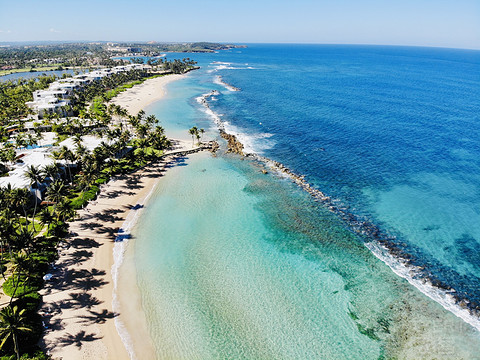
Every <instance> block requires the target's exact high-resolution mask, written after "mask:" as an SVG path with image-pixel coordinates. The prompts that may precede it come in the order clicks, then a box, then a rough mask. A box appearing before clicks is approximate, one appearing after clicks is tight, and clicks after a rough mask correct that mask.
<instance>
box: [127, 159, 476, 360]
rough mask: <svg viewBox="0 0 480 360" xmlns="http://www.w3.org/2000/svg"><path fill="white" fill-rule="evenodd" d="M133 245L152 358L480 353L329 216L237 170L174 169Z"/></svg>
mask: <svg viewBox="0 0 480 360" xmlns="http://www.w3.org/2000/svg"><path fill="white" fill-rule="evenodd" d="M185 165H186V166H185ZM134 238H135V240H134V243H133V244H134V249H130V250H134V251H135V258H136V268H137V277H138V282H139V287H140V290H141V293H142V301H143V306H144V310H145V313H146V316H147V319H148V323H149V330H150V332H151V334H152V337H153V342H154V344H155V346H156V350H157V356H158V358H192V359H193V358H202V359H209V358H250V359H258V358H285V359H287V358H288V359H292V358H295V359H305V358H318V357H321V358H324V359H338V358H349V359H378V358H381V357H382V356H383V357H385V358H392V357H395V356H402V357H404V358H429V357H431V356H432V357H433V355H434V356H435V357H437V358H442V357H443V358H451V357H452V354H456V356H457V355H458V356H459V357H458V358H474V351H476V350H478V349H480V342H479V339H478V336H477V333H476V332H475V331H474V330H473V329H472V328H470V327H469V326H468V325H466V324H465V323H463V322H462V321H461V320H460V319H458V318H456V317H455V316H454V315H452V314H451V313H449V312H447V311H445V310H444V309H443V308H441V307H440V306H439V305H438V304H436V303H435V302H433V301H430V300H429V299H428V298H426V297H425V296H423V295H422V294H420V293H419V292H418V291H416V290H415V289H414V288H412V287H411V286H410V285H408V284H407V283H406V282H405V281H404V280H402V279H400V278H398V277H397V276H396V275H395V274H393V273H392V272H391V271H390V269H389V268H388V267H387V266H386V265H384V264H383V263H382V262H381V261H379V260H378V259H376V258H375V257H374V256H373V255H372V254H371V253H370V252H369V251H368V249H367V248H366V247H364V246H363V245H362V243H361V242H360V241H358V239H355V237H354V236H353V235H351V233H350V232H349V231H348V230H346V229H345V228H344V227H343V226H342V224H341V223H340V222H339V221H338V220H337V219H336V218H335V216H334V215H333V214H331V213H330V212H328V211H326V210H323V209H321V208H319V207H318V206H317V205H316V203H315V202H314V201H312V199H310V198H309V196H307V195H306V194H304V193H303V192H302V191H300V190H298V189H296V188H295V187H294V185H292V184H290V183H289V182H288V181H285V180H280V179H278V178H275V177H274V176H271V175H264V174H262V173H261V172H260V170H259V169H258V168H257V167H255V166H254V165H252V164H249V163H246V162H242V161H239V160H235V159H231V158H227V159H224V158H212V157H211V156H210V155H208V154H202V155H196V156H193V157H192V159H187V160H186V161H185V162H184V161H181V162H180V163H179V164H178V165H177V166H175V167H174V168H172V169H170V170H169V172H168V173H167V175H166V176H165V178H164V179H162V181H161V183H160V185H159V188H158V189H157V191H156V193H155V194H154V198H152V200H151V201H150V203H149V205H148V206H147V208H146V212H145V214H144V216H143V217H142V219H141V220H140V221H139V223H138V224H137V227H136V230H135V231H134ZM440 339H441V342H440V343H439V340H440ZM439 345H441V346H439Z"/></svg>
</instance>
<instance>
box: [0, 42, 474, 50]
mask: <svg viewBox="0 0 480 360" xmlns="http://www.w3.org/2000/svg"><path fill="white" fill-rule="evenodd" d="M109 42H111V43H133V44H141V43H145V44H147V43H149V42H154V43H158V44H184V43H202V42H205V43H217V44H227V45H248V44H259V45H260V44H265V45H275V44H284V45H346V46H390V47H417V48H435V49H452V50H473V51H480V46H479V47H450V46H446V45H412V44H384V43H341V42H339V43H333V42H332V43H328V42H290V41H285V42H284V41H273V42H263V41H258V42H236V41H235V42H229V41H205V40H203V41H157V40H13V41H0V44H16V43H23V44H25V45H28V44H32V45H33V44H35V43H68V44H80V43H109ZM148 45H153V44H148Z"/></svg>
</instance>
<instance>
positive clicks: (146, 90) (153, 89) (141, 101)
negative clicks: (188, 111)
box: [111, 74, 186, 115]
mask: <svg viewBox="0 0 480 360" xmlns="http://www.w3.org/2000/svg"><path fill="white" fill-rule="evenodd" d="M185 76H186V75H179V74H173V75H165V76H161V77H158V78H154V79H148V80H146V81H145V82H144V83H143V84H140V85H136V86H134V87H132V88H130V89H127V90H126V91H124V92H122V93H120V94H118V95H117V96H116V97H115V98H113V99H112V101H111V102H112V103H114V104H116V105H120V106H121V107H123V108H125V109H127V110H128V112H129V113H130V115H136V114H137V113H138V112H139V111H140V110H142V109H144V108H145V107H146V106H148V105H150V104H151V103H153V102H155V101H158V100H160V99H161V98H162V97H164V96H165V94H166V89H165V87H166V86H167V84H169V83H171V82H172V81H176V80H180V79H182V78H184V77H185Z"/></svg>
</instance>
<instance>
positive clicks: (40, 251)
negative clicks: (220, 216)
mask: <svg viewBox="0 0 480 360" xmlns="http://www.w3.org/2000/svg"><path fill="white" fill-rule="evenodd" d="M188 62H189V64H192V62H191V60H188ZM171 63H175V62H171ZM177 63H181V64H183V65H182V66H184V68H185V69H186V68H189V67H191V66H192V65H189V64H188V63H187V61H185V62H184V61H180V62H177ZM168 64H170V62H168ZM159 66H163V65H159ZM168 72H172V70H169V71H168ZM157 76H164V73H163V74H158V73H157V74H151V73H147V72H141V71H131V72H128V73H119V74H116V75H112V76H109V77H108V78H104V79H103V80H102V81H98V82H95V83H93V84H92V85H90V86H87V87H85V89H83V91H79V92H77V93H75V96H74V105H73V109H72V110H73V111H74V112H75V113H76V114H77V115H78V118H72V119H69V121H68V122H67V123H62V122H57V121H56V120H57V119H56V118H55V116H47V117H46V118H45V120H44V121H43V124H44V125H45V124H48V125H50V126H51V129H52V130H53V131H55V132H57V134H58V138H59V141H62V140H64V139H66V138H67V137H70V136H73V141H74V144H75V146H74V148H73V149H69V148H67V147H65V146H63V147H60V148H56V149H55V150H53V151H52V157H53V158H54V159H55V160H56V162H55V163H54V164H52V165H47V166H45V167H42V168H40V167H38V166H30V167H29V168H28V169H27V172H26V177H27V178H28V179H29V183H30V187H31V188H32V189H38V190H39V192H41V193H42V200H44V201H43V202H40V201H39V200H38V199H37V198H36V197H35V196H34V195H33V193H31V192H30V191H29V190H27V189H15V188H12V187H7V188H0V269H1V273H2V276H3V278H4V279H5V282H4V284H3V286H2V290H3V292H4V293H5V295H7V296H9V297H10V300H9V302H8V304H7V306H5V307H3V309H1V310H0V359H1V358H9V359H10V358H15V357H16V358H17V359H19V358H22V359H46V358H47V357H46V355H45V354H43V353H42V352H39V349H38V347H37V346H36V344H37V342H38V339H39V338H40V336H41V333H42V325H41V318H40V316H39V315H38V314H37V311H38V308H39V305H40V303H41V296H40V295H39V290H40V289H41V288H42V286H43V283H44V281H43V276H44V275H45V274H46V273H47V272H48V268H49V264H51V263H52V262H53V261H55V259H56V258H57V256H58V255H57V249H56V247H57V244H58V242H59V241H64V239H65V237H66V236H67V234H68V222H69V221H71V220H72V219H74V217H75V215H76V210H77V209H81V208H82V207H84V206H85V205H86V204H87V203H88V202H89V201H91V200H94V199H95V198H96V196H97V194H98V193H99V187H100V185H101V184H104V183H106V182H107V181H108V180H109V179H110V178H111V177H112V176H116V175H119V174H125V173H129V172H131V171H134V170H136V169H138V168H140V167H142V166H145V165H146V164H147V163H148V162H150V161H153V160H155V159H158V158H159V157H160V156H162V154H163V152H164V150H165V149H167V148H169V147H170V146H171V143H170V141H169V140H168V138H167V137H166V136H165V133H164V129H163V128H162V127H161V126H159V125H158V123H159V120H158V119H157V118H156V117H155V116H153V115H150V116H147V115H146V114H145V112H144V111H140V112H139V113H138V114H137V115H135V116H132V115H129V114H128V112H127V111H126V110H125V109H123V108H121V107H120V106H117V105H114V104H109V103H108V101H109V100H110V99H112V98H113V97H114V96H115V95H117V94H118V93H120V92H121V91H124V90H125V89H128V88H130V87H132V86H134V85H136V84H139V83H141V82H143V81H145V80H146V79H147V78H151V77H157ZM53 80H54V78H53V77H40V78H39V79H38V80H31V81H30V80H28V81H26V80H20V81H18V82H7V83H6V84H7V85H5V86H3V84H0V101H2V102H1V105H2V108H1V109H0V111H2V114H3V115H1V116H3V117H2V118H1V119H2V120H4V123H2V125H4V126H0V130H1V134H0V135H1V139H2V141H3V149H2V151H1V152H0V153H1V154H2V155H1V157H0V162H1V163H2V164H1V165H2V167H5V168H8V166H9V165H10V164H11V163H12V162H13V161H15V158H16V153H15V147H16V148H22V147H26V146H29V145H34V144H36V143H37V142H38V140H39V139H40V138H41V136H42V133H41V131H40V130H38V131H37V133H36V134H33V135H32V134H25V133H23V132H21V130H22V123H21V122H14V124H15V127H16V129H17V131H19V133H18V135H16V137H15V145H14V144H13V141H12V140H13V139H12V138H10V137H9V136H8V135H9V132H8V131H7V126H6V125H10V126H11V125H12V122H7V119H8V118H9V117H10V116H12V114H16V115H17V116H18V117H20V116H23V115H24V113H26V111H27V110H26V109H24V108H22V106H21V102H22V101H28V100H31V98H30V97H29V96H31V92H32V91H33V90H36V89H38V88H45V87H47V86H48V84H49V83H50V82H51V81H53ZM85 119H90V120H89V125H88V126H87V125H86V124H85V122H86V120H85ZM37 128H38V127H37ZM93 129H95V134H97V135H98V136H101V137H102V138H103V139H104V141H103V142H102V143H101V144H100V145H99V146H98V147H96V148H95V149H93V150H92V151H89V150H88V149H87V148H86V147H85V146H84V145H83V144H82V137H83V136H84V135H86V134H92V132H93V131H94V130H93ZM45 186H46V189H45Z"/></svg>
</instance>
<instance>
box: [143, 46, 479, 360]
mask: <svg viewBox="0 0 480 360" xmlns="http://www.w3.org/2000/svg"><path fill="white" fill-rule="evenodd" d="M182 57H185V54H168V55H167V58H169V59H173V58H182ZM191 57H193V58H194V59H195V60H197V61H198V62H199V65H200V66H201V67H202V68H201V69H200V70H198V71H195V72H192V73H190V74H189V75H188V76H187V78H186V79H184V80H182V81H178V82H175V83H172V84H170V85H169V87H168V95H167V97H166V98H165V100H162V101H161V102H159V103H157V104H154V105H152V106H151V107H150V108H149V109H147V112H153V113H155V114H157V116H159V118H160V119H161V121H162V125H164V126H165V127H166V129H167V134H169V135H170V136H174V137H182V136H184V137H187V136H188V135H187V132H186V130H187V129H188V128H189V127H191V126H192V125H197V126H199V127H204V128H206V129H207V134H206V137H207V138H218V132H217V130H216V128H217V127H216V125H215V123H214V121H213V120H217V121H220V122H221V123H222V125H223V126H224V127H225V129H226V130H227V131H228V132H231V133H234V134H236V135H237V136H238V138H239V139H240V140H241V141H242V142H243V143H244V145H245V149H246V151H247V152H252V153H257V154H260V155H263V156H265V157H268V158H270V159H272V160H275V161H278V162H281V163H283V164H284V165H285V166H287V167H288V168H290V169H292V170H293V171H294V172H295V173H297V174H300V175H304V176H305V179H306V181H308V182H309V183H310V184H311V185H312V186H314V187H315V188H317V189H319V190H321V191H322V192H323V193H325V194H326V195H328V196H330V197H332V199H334V200H333V204H335V205H336V207H338V208H342V209H344V210H343V213H344V214H349V215H351V216H350V217H347V218H348V219H351V218H353V219H355V220H356V221H366V222H368V223H369V224H372V226H374V227H375V228H376V229H378V236H370V235H371V233H370V234H367V235H364V236H362V235H361V234H358V231H357V232H356V231H355V229H356V228H355V226H354V225H355V224H352V223H351V221H349V220H347V221H346V220H345V217H341V216H340V215H341V214H339V212H336V211H334V212H330V211H329V209H328V207H326V206H325V204H323V203H322V202H318V201H314V199H312V198H311V197H310V196H309V195H308V194H307V193H306V192H304V191H303V190H301V189H300V188H299V187H297V186H295V185H293V184H291V182H290V181H289V180H288V179H285V178H283V177H282V176H280V175H275V172H272V174H270V175H267V176H265V175H263V174H262V173H261V172H260V171H259V167H258V166H260V167H262V166H263V165H259V164H256V162H255V161H253V162H250V161H240V160H239V159H238V158H236V157H231V156H224V155H219V158H218V159H212V158H205V157H203V158H201V159H197V160H195V159H193V158H192V160H189V161H187V162H186V163H187V164H188V166H185V167H177V168H175V169H173V170H171V171H169V173H167V176H166V179H165V181H164V182H162V184H163V185H160V189H159V190H158V191H157V193H156V194H155V196H154V198H153V200H151V202H150V205H149V206H147V209H146V214H145V216H144V217H142V220H141V222H140V224H139V226H138V228H137V231H136V233H135V234H134V235H135V237H136V238H137V239H138V241H136V243H135V252H136V253H137V254H138V256H137V264H136V266H137V272H138V283H139V287H140V290H141V292H142V297H143V305H144V309H145V312H146V314H147V318H148V319H149V320H148V321H149V326H150V331H151V333H152V337H153V339H154V342H155V343H156V344H157V346H158V349H157V351H158V354H157V355H158V356H159V358H162V357H168V356H170V357H172V356H177V357H178V356H180V357H184V358H195V356H198V354H203V355H204V358H218V357H224V358H232V357H235V358H265V357H275V358H277V357H278V358H309V357H312V356H315V355H316V356H321V357H322V358H332V359H335V358H372V359H373V358H391V357H393V358H412V359H416V358H429V357H431V358H474V354H478V350H479V349H480V336H479V335H478V329H480V325H479V324H480V323H479V322H478V318H477V317H476V316H475V314H473V313H470V314H469V310H465V309H464V310H462V307H463V308H471V309H474V308H475V307H476V306H477V305H476V303H477V302H480V290H479V289H480V286H479V285H480V256H479V254H480V202H479V200H478V199H479V198H480V197H479V193H480V144H479V135H480V115H479V114H480V96H479V95H480V66H479V65H480V52H478V51H468V50H452V49H430V48H428V49H427V48H408V47H381V46H334V45H329V46H324V45H259V44H257V45H249V47H248V48H246V49H232V50H229V51H221V52H219V53H215V54H195V56H191ZM236 89H237V90H239V91H234V90H236ZM211 90H216V91H217V93H215V95H213V96H209V97H207V98H206V101H207V103H208V106H209V109H207V108H206V107H205V106H204V105H202V104H201V102H200V101H198V100H199V98H200V97H201V96H202V94H206V93H209V92H210V91H211ZM384 244H388V245H389V247H390V248H393V247H396V248H398V249H401V250H402V251H401V256H400V254H399V253H398V252H396V253H392V252H389V251H387V250H386V249H385V248H384V247H383V245H384ZM365 245H366V246H365ZM378 258H379V259H381V260H382V261H383V262H385V263H386V264H387V265H388V266H386V265H385V264H384V263H383V262H382V261H380V260H378ZM392 270H393V271H392ZM402 277H403V278H404V279H406V280H407V281H408V282H410V284H408V283H407V281H405V280H403V279H402ZM432 283H433V285H434V286H432ZM411 284H413V285H414V286H411ZM439 286H440V290H438V289H439ZM445 288H447V291H445ZM417 289H419V290H421V291H418V290H417ZM437 290H438V291H437ZM425 295H427V296H428V297H430V298H432V299H434V300H435V301H433V300H431V299H429V298H428V297H427V296H425ZM440 305H442V306H443V307H444V308H446V309H448V310H449V311H451V313H450V312H448V311H445V310H444V309H443V308H442V307H441V306H440ZM452 314H455V315H456V316H457V317H456V316H454V315H452ZM458 317H461V318H462V319H463V320H464V321H463V320H460V319H459V318H458ZM467 323H468V324H470V325H467ZM471 325H473V326H471ZM475 328H477V330H475ZM302 354H303V355H302Z"/></svg>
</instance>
